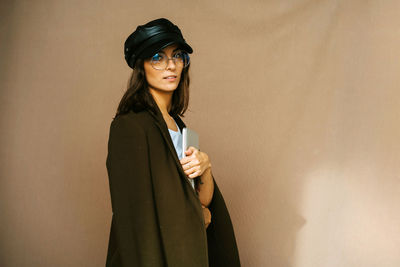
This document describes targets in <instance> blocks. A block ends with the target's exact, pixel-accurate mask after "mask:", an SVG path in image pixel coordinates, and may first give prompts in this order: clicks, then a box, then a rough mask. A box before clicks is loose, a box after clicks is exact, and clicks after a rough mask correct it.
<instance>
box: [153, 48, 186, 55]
mask: <svg viewBox="0 0 400 267" xmlns="http://www.w3.org/2000/svg"><path fill="white" fill-rule="evenodd" d="M164 49H165V48H164ZM164 49H162V50H159V51H158V52H156V54H157V53H163V54H165V52H164ZM178 50H182V48H180V47H177V48H175V49H174V50H172V52H175V51H178Z"/></svg>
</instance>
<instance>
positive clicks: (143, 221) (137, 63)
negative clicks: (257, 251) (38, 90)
mask: <svg viewBox="0 0 400 267" xmlns="http://www.w3.org/2000/svg"><path fill="white" fill-rule="evenodd" d="M124 48H125V50H124V53H125V59H126V62H127V63H128V66H129V67H131V68H132V69H133V73H132V76H131V79H130V83H129V86H128V90H127V91H126V92H125V94H124V96H123V97H122V99H121V102H120V104H119V106H118V110H117V114H116V116H115V118H114V119H113V121H112V123H111V126H110V136H109V142H108V155H107V163H106V165H107V171H108V176H109V182H110V193H111V202H112V210H113V218H112V225H111V232H110V239H109V246H108V254H107V263H106V266H149V267H150V266H151V267H157V266H172V267H188V266H190V267H196V266H199V267H200V266H201V267H204V266H218V267H221V266H230V267H234V266H240V262H239V256H238V251H237V246H236V240H235V236H234V232H233V227H232V224H231V220H230V217H229V213H228V211H227V209H226V206H225V203H224V200H223V197H222V195H221V192H220V191H219V189H218V186H217V184H216V183H215V180H214V177H213V175H212V172H211V163H210V160H209V157H208V155H207V154H206V153H205V152H203V151H201V152H200V151H199V150H198V149H197V148H194V147H190V148H189V149H188V150H187V151H185V155H186V157H183V158H181V159H179V157H178V154H179V151H178V149H179V147H180V146H179V137H180V136H179V133H180V132H181V131H182V129H183V127H185V124H184V123H183V121H182V120H181V119H180V117H179V116H183V114H184V112H185V111H186V109H187V106H188V98H189V91H188V88H189V74H188V71H189V62H190V59H189V53H192V52H193V50H192V48H191V47H190V46H189V45H188V44H187V43H186V41H185V40H184V39H183V36H182V34H181V31H180V30H179V28H178V27H177V26H176V25H174V24H172V23H171V22H170V21H169V20H167V19H157V20H154V21H151V22H149V23H147V24H145V25H141V26H138V27H137V29H136V30H135V31H134V32H133V33H132V34H131V35H130V36H129V37H128V38H127V40H126V41H125V47H124ZM172 139H174V140H172ZM190 179H194V180H196V182H195V189H193V187H192V185H191V183H190V181H189V180H190ZM211 217H212V220H211Z"/></svg>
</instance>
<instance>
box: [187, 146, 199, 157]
mask: <svg viewBox="0 0 400 267" xmlns="http://www.w3.org/2000/svg"><path fill="white" fill-rule="evenodd" d="M197 151H198V149H197V148H195V147H194V146H190V147H188V149H187V150H186V151H185V154H186V155H191V154H193V153H197Z"/></svg>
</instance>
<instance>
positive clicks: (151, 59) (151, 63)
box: [150, 50, 190, 70]
mask: <svg viewBox="0 0 400 267" xmlns="http://www.w3.org/2000/svg"><path fill="white" fill-rule="evenodd" d="M178 53H182V54H186V56H187V59H188V60H187V62H188V63H187V64H186V65H185V64H184V62H182V63H183V68H187V67H188V66H189V65H190V56H189V53H187V52H186V51H184V50H179V51H177V53H176V54H178ZM156 54H163V55H164V56H165V57H166V58H167V59H166V60H167V61H166V65H165V68H164V69H157V68H155V67H154V65H153V57H154V56H155V55H156ZM176 54H174V55H176ZM170 60H172V61H173V62H174V64H175V65H177V64H176V60H178V59H177V58H174V57H171V58H169V57H167V55H166V54H165V53H164V52H162V51H159V52H157V53H155V54H154V55H153V56H152V57H151V58H150V65H151V66H152V67H153V69H155V70H166V69H167V68H168V64H169V61H170Z"/></svg>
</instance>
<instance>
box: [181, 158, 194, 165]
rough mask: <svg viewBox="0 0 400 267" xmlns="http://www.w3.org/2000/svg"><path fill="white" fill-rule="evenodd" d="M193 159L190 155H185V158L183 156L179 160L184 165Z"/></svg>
mask: <svg viewBox="0 0 400 267" xmlns="http://www.w3.org/2000/svg"><path fill="white" fill-rule="evenodd" d="M191 160H192V159H191V158H189V157H184V158H181V159H180V160H179V161H180V162H181V164H182V165H184V164H186V163H188V162H189V161H191Z"/></svg>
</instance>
